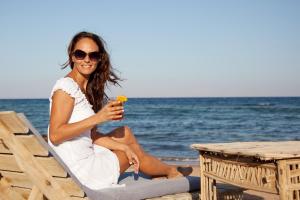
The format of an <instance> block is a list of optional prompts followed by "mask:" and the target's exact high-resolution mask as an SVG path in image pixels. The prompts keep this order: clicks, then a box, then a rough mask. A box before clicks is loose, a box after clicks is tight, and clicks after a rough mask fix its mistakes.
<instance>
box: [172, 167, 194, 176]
mask: <svg viewBox="0 0 300 200" xmlns="http://www.w3.org/2000/svg"><path fill="white" fill-rule="evenodd" d="M192 172H193V168H192V167H180V166H179V167H176V166H172V168H171V170H170V172H169V173H168V175H167V178H178V177H183V176H188V175H190V174H191V173H192Z"/></svg>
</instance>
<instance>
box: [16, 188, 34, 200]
mask: <svg viewBox="0 0 300 200" xmlns="http://www.w3.org/2000/svg"><path fill="white" fill-rule="evenodd" d="M11 189H12V190H13V191H15V192H17V193H19V194H20V195H21V196H22V197H23V198H24V199H28V197H29V195H30V192H31V189H29V188H22V187H15V186H13V187H11Z"/></svg>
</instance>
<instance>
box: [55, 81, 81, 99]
mask: <svg viewBox="0 0 300 200" xmlns="http://www.w3.org/2000/svg"><path fill="white" fill-rule="evenodd" d="M57 90H62V91H64V92H66V93H67V94H69V95H70V96H71V97H74V98H75V97H78V92H79V90H80V88H79V87H78V85H77V84H76V82H75V81H74V80H73V79H72V78H70V77H62V78H60V79H58V80H57V81H56V82H55V84H54V86H53V88H52V91H51V95H50V98H51V97H52V95H53V94H54V92H55V91H57Z"/></svg>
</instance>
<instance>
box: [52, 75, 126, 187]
mask: <svg viewBox="0 0 300 200" xmlns="http://www.w3.org/2000/svg"><path fill="white" fill-rule="evenodd" d="M57 90H63V91H64V92H66V93H67V94H69V95H70V96H71V97H72V98H74V100H75V102H74V109H73V112H72V115H71V117H70V120H69V122H68V123H74V122H78V121H81V120H83V119H86V118H88V117H90V116H92V115H94V114H95V112H94V111H93V109H92V105H90V103H89V102H88V100H87V99H86V97H85V95H84V94H83V93H82V91H81V90H80V88H79V86H78V84H77V83H76V82H75V81H74V80H73V79H72V78H70V77H64V78H61V79H59V80H57V81H56V83H55V85H54V87H53V89H52V92H51V96H50V98H49V100H50V112H51V103H52V95H53V93H54V92H55V91H57ZM90 132H91V131H90V130H88V131H86V132H83V133H82V134H81V135H79V136H78V137H76V138H73V139H71V140H68V141H65V142H63V143H61V144H58V145H53V144H52V143H51V141H50V140H49V139H48V143H49V144H50V146H51V147H52V148H53V149H54V151H55V152H56V153H57V154H58V155H59V156H60V157H61V159H62V160H63V161H64V162H65V164H66V165H67V166H68V167H69V169H70V170H71V171H72V172H73V174H74V175H75V176H76V177H77V178H78V179H79V181H80V182H81V183H82V184H83V185H85V186H87V187H89V188H90V189H94V190H97V189H102V188H108V187H118V186H120V185H118V184H117V183H118V178H119V175H120V166H119V161H118V158H117V156H116V155H115V154H114V153H113V152H112V151H110V150H109V149H107V148H105V147H102V146H99V145H95V144H93V143H92V139H91V137H90ZM48 138H49V131H48Z"/></svg>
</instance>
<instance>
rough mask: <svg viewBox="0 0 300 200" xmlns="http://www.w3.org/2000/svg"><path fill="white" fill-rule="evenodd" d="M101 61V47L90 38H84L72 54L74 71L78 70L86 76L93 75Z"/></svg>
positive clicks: (76, 45)
mask: <svg viewBox="0 0 300 200" xmlns="http://www.w3.org/2000/svg"><path fill="white" fill-rule="evenodd" d="M98 57H99V59H100V53H99V47H98V45H97V44H96V43H95V42H94V41H93V40H92V39H90V38H82V39H80V40H79V41H78V42H77V43H76V44H75V48H74V50H73V52H72V61H73V63H74V66H73V70H77V71H78V72H79V73H80V74H82V75H84V76H89V75H90V74H92V73H93V72H94V71H95V70H96V68H97V64H98V62H99V59H97V58H98Z"/></svg>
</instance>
